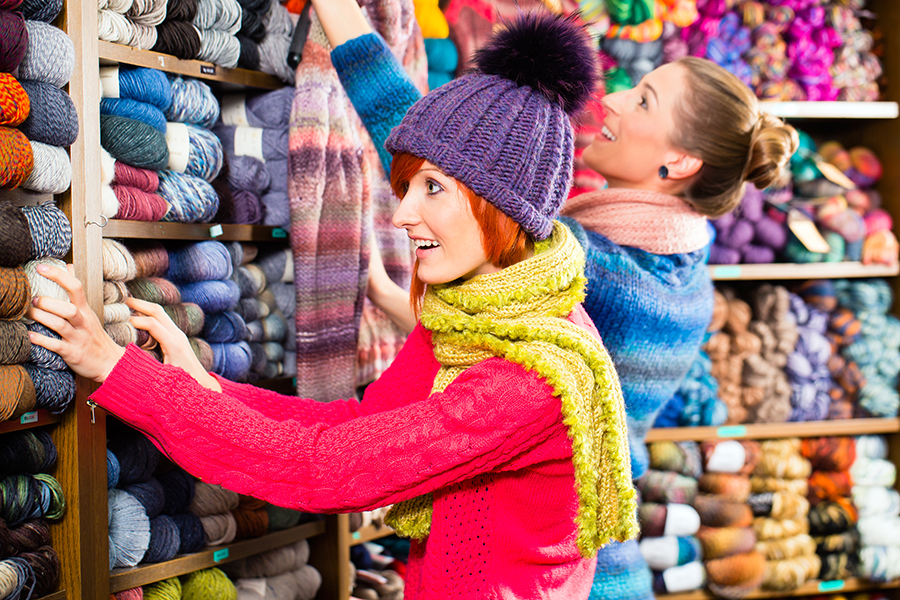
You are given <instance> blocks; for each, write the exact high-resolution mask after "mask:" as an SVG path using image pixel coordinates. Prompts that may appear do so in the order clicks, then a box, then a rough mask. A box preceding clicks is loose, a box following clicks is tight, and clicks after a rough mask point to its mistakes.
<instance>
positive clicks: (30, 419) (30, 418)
mask: <svg viewBox="0 0 900 600" xmlns="http://www.w3.org/2000/svg"><path fill="white" fill-rule="evenodd" d="M37 420H38V414H37V412H36V411H35V412H27V413H25V414H24V415H22V418H20V419H19V423H21V424H22V425H27V424H28V423H37Z"/></svg>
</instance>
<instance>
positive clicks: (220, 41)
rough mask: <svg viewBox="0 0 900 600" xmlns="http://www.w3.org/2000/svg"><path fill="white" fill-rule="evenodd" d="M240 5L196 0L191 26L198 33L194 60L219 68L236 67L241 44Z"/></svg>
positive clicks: (232, 1) (229, 1) (227, 0)
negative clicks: (198, 44) (198, 40)
mask: <svg viewBox="0 0 900 600" xmlns="http://www.w3.org/2000/svg"><path fill="white" fill-rule="evenodd" d="M241 14H242V11H241V5H240V4H239V3H238V1H237V0H197V15H196V16H195V17H194V27H196V28H197V30H198V31H199V32H200V52H199V53H198V54H197V59H198V60H205V61H209V62H211V63H214V64H217V65H220V66H222V67H227V68H234V67H236V66H238V61H239V60H240V56H241V42H240V40H238V38H237V35H236V34H237V32H238V31H240V29H241Z"/></svg>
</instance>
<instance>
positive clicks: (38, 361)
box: [26, 321, 68, 371]
mask: <svg viewBox="0 0 900 600" xmlns="http://www.w3.org/2000/svg"><path fill="white" fill-rule="evenodd" d="M26 327H27V328H28V331H34V332H37V333H40V334H41V335H46V336H47V337H52V338H55V339H57V340H58V339H60V337H59V334H58V333H56V332H55V331H53V330H52V329H48V328H47V327H44V326H43V325H41V324H40V323H38V322H37V321H35V322H34V323H29V324H28V325H26ZM28 362H31V363H34V364H35V365H36V366H38V367H44V368H45V369H53V370H54V371H62V370H64V369H66V368H68V367H67V366H66V362H65V361H64V360H63V359H62V357H61V356H60V355H59V354H57V353H56V352H51V351H50V350H47V349H46V348H42V347H41V346H38V345H37V344H32V345H31V353H30V354H29V355H28Z"/></svg>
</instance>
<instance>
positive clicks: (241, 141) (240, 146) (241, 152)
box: [234, 127, 266, 162]
mask: <svg viewBox="0 0 900 600" xmlns="http://www.w3.org/2000/svg"><path fill="white" fill-rule="evenodd" d="M234 153H235V154H237V155H238V156H252V157H253V158H255V159H258V160H261V161H262V162H266V159H265V157H264V156H263V130H262V129H260V128H259V127H237V128H235V130H234Z"/></svg>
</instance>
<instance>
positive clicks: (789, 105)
mask: <svg viewBox="0 0 900 600" xmlns="http://www.w3.org/2000/svg"><path fill="white" fill-rule="evenodd" d="M759 106H760V109H761V110H762V111H764V112H767V113H769V114H772V115H774V116H776V117H782V118H787V119H896V118H897V115H898V106H897V103H896V102H773V101H769V100H766V101H762V102H760V103H759Z"/></svg>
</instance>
